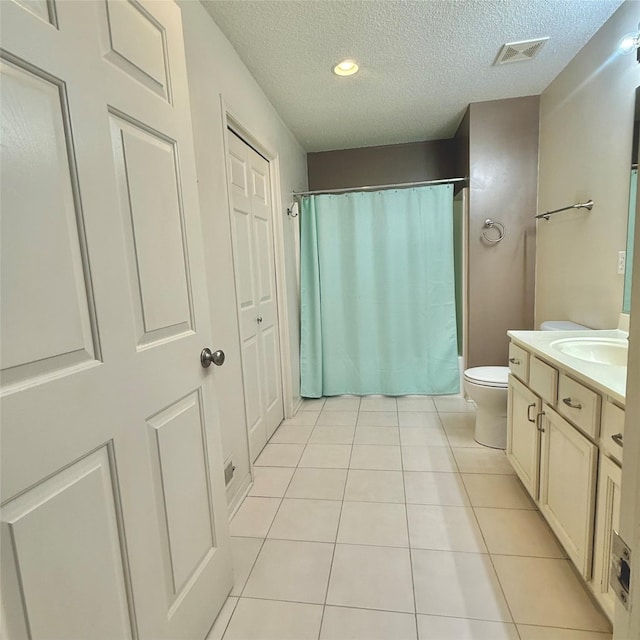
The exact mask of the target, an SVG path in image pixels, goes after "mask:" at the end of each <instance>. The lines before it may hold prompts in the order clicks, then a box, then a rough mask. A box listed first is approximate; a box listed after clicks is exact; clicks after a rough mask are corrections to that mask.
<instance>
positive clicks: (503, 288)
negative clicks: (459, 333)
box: [458, 96, 539, 367]
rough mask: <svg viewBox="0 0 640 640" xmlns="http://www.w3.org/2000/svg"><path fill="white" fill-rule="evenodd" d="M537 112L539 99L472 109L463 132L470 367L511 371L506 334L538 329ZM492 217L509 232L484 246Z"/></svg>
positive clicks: (490, 232)
mask: <svg viewBox="0 0 640 640" xmlns="http://www.w3.org/2000/svg"><path fill="white" fill-rule="evenodd" d="M538 109H539V97H538V96H528V97H524V98H512V99H508V100H492V101H490V102H477V103H473V104H471V105H469V111H468V114H469V115H468V119H467V118H465V119H464V120H463V122H462V125H461V129H460V131H459V136H458V137H460V138H461V139H462V141H463V142H464V144H466V140H467V139H468V145H469V233H468V243H469V249H468V291H467V300H468V310H469V311H468V319H467V321H468V338H467V339H468V348H467V354H466V356H467V358H466V365H467V366H469V367H479V366H487V365H505V364H506V362H507V354H508V345H509V339H508V338H507V331H508V330H509V329H532V328H533V304H534V268H535V267H534V266H535V242H534V239H533V231H534V219H533V216H534V214H535V209H536V184H537V176H538V115H539V114H538ZM487 218H491V219H494V220H497V221H499V222H501V223H502V224H504V226H505V237H504V239H503V240H502V241H501V242H500V243H498V244H487V243H486V242H485V241H484V240H482V239H481V236H482V232H483V230H484V228H483V227H484V221H485V220H486V219H487ZM487 235H488V236H490V237H492V236H495V235H496V230H494V229H492V230H487Z"/></svg>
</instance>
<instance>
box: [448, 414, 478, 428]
mask: <svg viewBox="0 0 640 640" xmlns="http://www.w3.org/2000/svg"><path fill="white" fill-rule="evenodd" d="M440 421H441V422H442V426H443V427H444V429H445V431H448V430H449V429H458V428H461V427H467V428H469V429H473V428H475V426H476V416H475V414H474V413H469V412H466V413H457V412H452V413H442V414H440Z"/></svg>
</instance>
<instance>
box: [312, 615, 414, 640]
mask: <svg viewBox="0 0 640 640" xmlns="http://www.w3.org/2000/svg"><path fill="white" fill-rule="evenodd" d="M320 640H416V622H415V618H414V616H413V615H412V614H410V613H394V612H391V611H373V610H367V609H349V608H346V607H326V609H325V610H324V617H323V619H322V631H321V632H320Z"/></svg>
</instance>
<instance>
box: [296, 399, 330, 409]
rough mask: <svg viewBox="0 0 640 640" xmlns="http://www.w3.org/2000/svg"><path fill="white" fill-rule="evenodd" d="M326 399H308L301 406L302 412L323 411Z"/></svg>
mask: <svg viewBox="0 0 640 640" xmlns="http://www.w3.org/2000/svg"><path fill="white" fill-rule="evenodd" d="M325 400H326V398H306V399H304V400H303V401H302V405H300V411H322V408H323V407H324V403H325Z"/></svg>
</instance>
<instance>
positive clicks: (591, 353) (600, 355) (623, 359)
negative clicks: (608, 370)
mask: <svg viewBox="0 0 640 640" xmlns="http://www.w3.org/2000/svg"><path fill="white" fill-rule="evenodd" d="M550 346H551V347H552V348H553V349H556V350H557V351H560V352H561V353H564V354H565V355H568V356H572V357H574V358H578V359H580V360H585V361H586V362H596V363H598V364H609V365H613V366H617V367H626V366H627V354H628V351H629V341H628V340H625V339H623V338H622V339H621V338H564V339H562V340H554V341H553V342H552V343H551V344H550Z"/></svg>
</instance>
